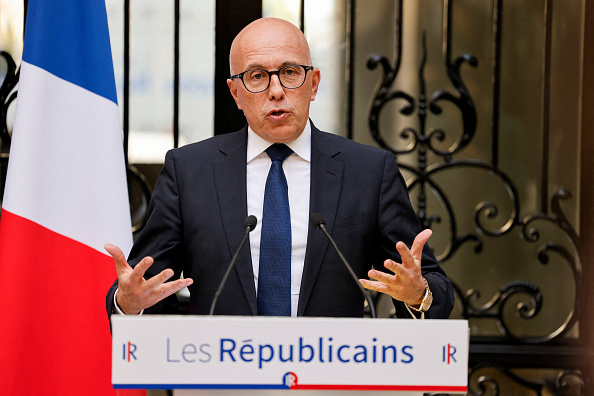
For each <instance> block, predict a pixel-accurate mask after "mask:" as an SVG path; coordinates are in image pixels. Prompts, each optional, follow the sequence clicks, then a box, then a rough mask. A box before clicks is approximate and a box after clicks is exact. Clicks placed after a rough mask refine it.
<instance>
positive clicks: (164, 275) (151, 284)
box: [146, 268, 174, 290]
mask: <svg viewBox="0 0 594 396" xmlns="http://www.w3.org/2000/svg"><path fill="white" fill-rule="evenodd" d="M173 273H174V272H173V270H172V269H171V268H167V269H164V270H163V271H161V272H159V273H158V274H157V275H155V276H153V277H152V278H150V279H148V280H147V281H146V287H147V288H148V289H149V290H150V289H156V288H157V287H159V286H160V285H161V284H163V283H165V282H166V281H167V279H169V278H171V277H172V276H173Z"/></svg>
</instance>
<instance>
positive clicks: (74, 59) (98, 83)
mask: <svg viewBox="0 0 594 396" xmlns="http://www.w3.org/2000/svg"><path fill="white" fill-rule="evenodd" d="M23 60H24V61H26V62H28V63H30V64H33V65H35V66H37V67H40V68H42V69H44V70H46V71H48V72H49V73H52V74H53V75H55V76H57V77H60V78H62V79H64V80H66V81H69V82H71V83H73V84H76V85H78V86H80V87H82V88H85V89H87V90H89V91H91V92H94V93H96V94H98V95H101V96H103V97H104V98H106V99H109V100H111V101H113V102H114V103H116V104H117V96H116V88H115V79H114V74H113V62H112V58H111V46H110V42H109V30H108V26H107V12H106V10H105V2H104V0H82V1H81V0H29V4H28V10H27V21H26V27H25V39H24V49H23Z"/></svg>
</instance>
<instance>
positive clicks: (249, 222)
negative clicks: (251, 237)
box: [243, 215, 258, 232]
mask: <svg viewBox="0 0 594 396" xmlns="http://www.w3.org/2000/svg"><path fill="white" fill-rule="evenodd" d="M256 224H258V220H257V219H256V216H254V215H249V216H248V217H246V219H245V221H244V222H243V229H244V230H245V229H247V228H248V227H250V232H252V231H253V230H254V228H256Z"/></svg>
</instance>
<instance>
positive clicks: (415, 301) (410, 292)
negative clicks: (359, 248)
mask: <svg viewBox="0 0 594 396" xmlns="http://www.w3.org/2000/svg"><path fill="white" fill-rule="evenodd" d="M431 234H432V232H431V230H429V229H427V230H424V231H422V232H420V233H419V235H417V236H416V238H415V240H414V242H413V245H412V247H411V249H410V250H409V249H408V247H407V246H406V245H405V244H404V243H403V242H398V243H397V244H396V250H398V253H400V257H402V264H399V263H397V262H395V261H393V260H390V259H388V260H386V261H384V266H385V267H386V268H387V269H389V270H390V271H392V272H393V273H394V275H392V274H387V273H385V272H381V271H376V270H370V271H369V273H368V275H369V277H370V278H372V279H375V281H370V280H367V279H360V280H359V281H360V282H361V284H362V285H363V287H364V288H366V289H369V290H376V291H378V292H381V293H385V294H388V295H389V296H390V297H392V298H394V299H396V300H399V301H402V302H404V303H406V304H408V305H411V306H416V305H419V304H420V303H421V301H422V300H423V296H424V295H425V282H424V281H423V275H422V273H421V258H422V256H423V247H424V246H425V243H427V240H428V239H429V238H430V237H431Z"/></svg>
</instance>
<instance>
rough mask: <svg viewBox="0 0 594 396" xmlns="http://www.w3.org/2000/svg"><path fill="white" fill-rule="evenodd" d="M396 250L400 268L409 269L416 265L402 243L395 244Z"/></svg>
mask: <svg viewBox="0 0 594 396" xmlns="http://www.w3.org/2000/svg"><path fill="white" fill-rule="evenodd" d="M396 250H398V253H400V257H401V258H402V266H403V267H404V268H411V267H412V266H414V265H416V264H415V258H414V257H413V255H412V253H411V251H410V250H409V249H408V247H407V246H406V245H405V244H404V242H398V243H397V244H396Z"/></svg>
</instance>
